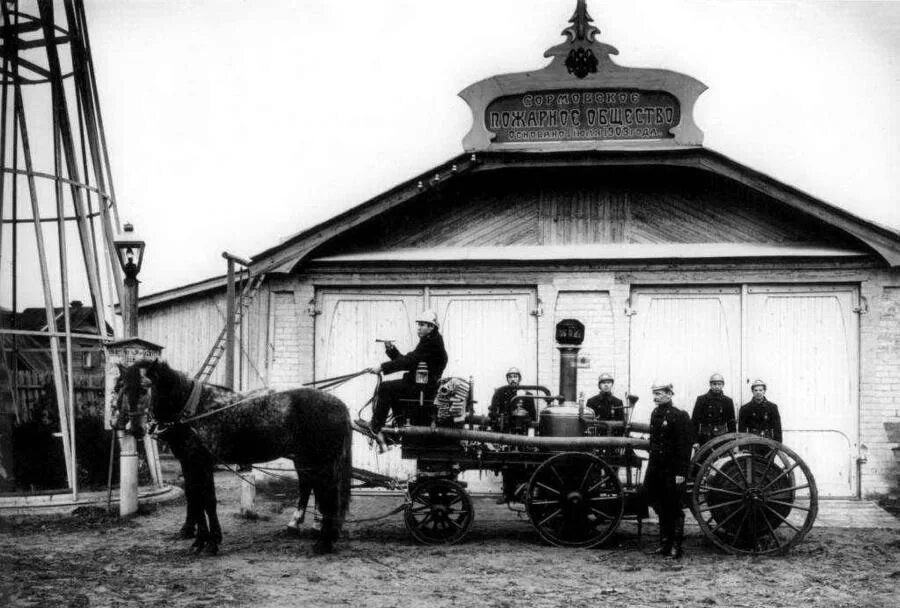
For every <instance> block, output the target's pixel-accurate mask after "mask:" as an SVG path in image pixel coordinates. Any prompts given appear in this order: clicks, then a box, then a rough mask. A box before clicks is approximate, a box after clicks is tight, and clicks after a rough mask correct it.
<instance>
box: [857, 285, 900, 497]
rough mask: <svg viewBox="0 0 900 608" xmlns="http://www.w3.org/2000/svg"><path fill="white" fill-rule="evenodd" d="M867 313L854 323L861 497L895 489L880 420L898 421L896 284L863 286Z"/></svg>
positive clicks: (899, 289) (899, 307)
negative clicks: (864, 455)
mask: <svg viewBox="0 0 900 608" xmlns="http://www.w3.org/2000/svg"><path fill="white" fill-rule="evenodd" d="M862 293H863V297H865V298H866V300H867V301H868V304H869V312H868V314H865V315H862V318H861V319H860V341H861V351H862V352H861V355H862V356H861V362H862V365H861V366H860V367H861V372H860V376H861V377H860V416H859V431H860V443H861V444H862V445H865V446H866V447H867V448H868V462H867V463H866V464H864V465H862V491H863V495H867V494H872V493H883V492H888V491H891V490H896V489H897V486H898V476H900V469H898V467H897V463H896V462H895V461H894V455H893V452H892V450H891V448H893V447H897V444H895V443H890V442H888V439H887V434H886V433H885V430H884V423H885V422H900V390H898V389H900V286H892V285H883V284H882V283H881V282H873V283H864V284H863V290H862Z"/></svg>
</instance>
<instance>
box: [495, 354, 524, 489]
mask: <svg viewBox="0 0 900 608" xmlns="http://www.w3.org/2000/svg"><path fill="white" fill-rule="evenodd" d="M521 382H522V373H521V372H520V371H519V368H517V367H511V368H509V371H507V372H506V386H501V387H500V388H498V389H497V390H495V391H494V396H493V398H492V399H491V406H490V408H488V417H489V419H490V421H491V428H492V429H494V430H495V431H499V432H501V433H517V434H525V433H527V432H528V427H527V424H528V423H529V422H532V421H534V420H535V419H536V414H535V405H534V399H516V398H515V397H516V395H517V394H518V392H519V385H520V384H521ZM525 394H527V395H530V394H531V393H525ZM502 474H503V493H502V494H501V495H500V496H499V497H498V498H497V504H503V503H505V502H509V501H510V500H513V499H514V498H515V497H516V494H517V490H519V489H520V488H521V487H523V485H524V484H525V483H526V482H527V481H528V475H523V474H522V472H521V471H518V470H515V469H514V468H511V469H504V470H503V471H502Z"/></svg>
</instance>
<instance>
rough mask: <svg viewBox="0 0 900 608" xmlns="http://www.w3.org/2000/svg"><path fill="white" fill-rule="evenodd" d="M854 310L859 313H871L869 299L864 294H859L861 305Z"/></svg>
mask: <svg viewBox="0 0 900 608" xmlns="http://www.w3.org/2000/svg"><path fill="white" fill-rule="evenodd" d="M853 312H855V313H856V314H858V315H867V314H869V301H868V300H866V298H865V297H864V296H859V306H856V307H854V308H853Z"/></svg>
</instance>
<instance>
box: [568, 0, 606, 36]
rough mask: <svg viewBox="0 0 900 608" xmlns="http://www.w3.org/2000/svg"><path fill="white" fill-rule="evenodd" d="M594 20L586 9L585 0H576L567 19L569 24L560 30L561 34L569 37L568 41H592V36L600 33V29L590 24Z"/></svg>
mask: <svg viewBox="0 0 900 608" xmlns="http://www.w3.org/2000/svg"><path fill="white" fill-rule="evenodd" d="M593 22H594V20H593V19H591V16H590V14H588V10H587V0H578V4H577V5H576V6H575V12H574V13H573V14H572V18H571V19H569V23H571V24H572V25H570V26H569V27H567V28H566V29H564V30H563V31H562V35H563V36H565V37H566V38H568V39H569V43H570V44H571V43H572V42H575V41H576V40H578V41H585V42H594V36H596V35H597V34H599V33H600V30H599V29H597V28H596V27H594V26H593V25H591V24H592V23H593Z"/></svg>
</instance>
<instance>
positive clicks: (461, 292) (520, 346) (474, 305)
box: [428, 289, 537, 492]
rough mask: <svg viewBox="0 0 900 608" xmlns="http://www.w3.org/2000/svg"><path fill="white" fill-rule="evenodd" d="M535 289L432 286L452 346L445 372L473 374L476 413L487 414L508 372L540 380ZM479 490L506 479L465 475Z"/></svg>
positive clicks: (492, 487) (433, 302)
mask: <svg viewBox="0 0 900 608" xmlns="http://www.w3.org/2000/svg"><path fill="white" fill-rule="evenodd" d="M535 298H536V295H535V292H534V291H533V290H505V289H432V290H431V291H430V293H429V296H428V302H429V306H430V307H431V308H433V309H434V310H435V312H437V315H438V319H439V321H440V323H441V333H442V334H443V335H444V344H445V345H446V347H447V356H448V362H447V370H446V371H445V372H444V376H460V377H463V378H469V377H471V378H473V380H474V390H475V399H476V401H477V403H476V404H475V412H476V413H479V414H487V411H488V407H489V406H490V404H491V397H492V396H493V394H494V389H495V388H497V387H498V386H501V385H503V384H505V383H506V371H507V370H508V369H509V368H510V367H518V368H519V369H520V370H521V371H522V382H523V383H524V384H537V382H536V380H535V379H536V378H537V319H536V317H534V316H533V315H532V314H531V311H532V310H533V309H534V305H535ZM461 479H463V480H464V481H465V482H467V483H468V484H469V490H470V491H475V492H484V491H498V490H499V489H500V478H499V477H497V476H495V475H493V474H491V473H486V474H482V473H480V472H478V471H469V472H468V473H464V474H463V475H462V476H461Z"/></svg>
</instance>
